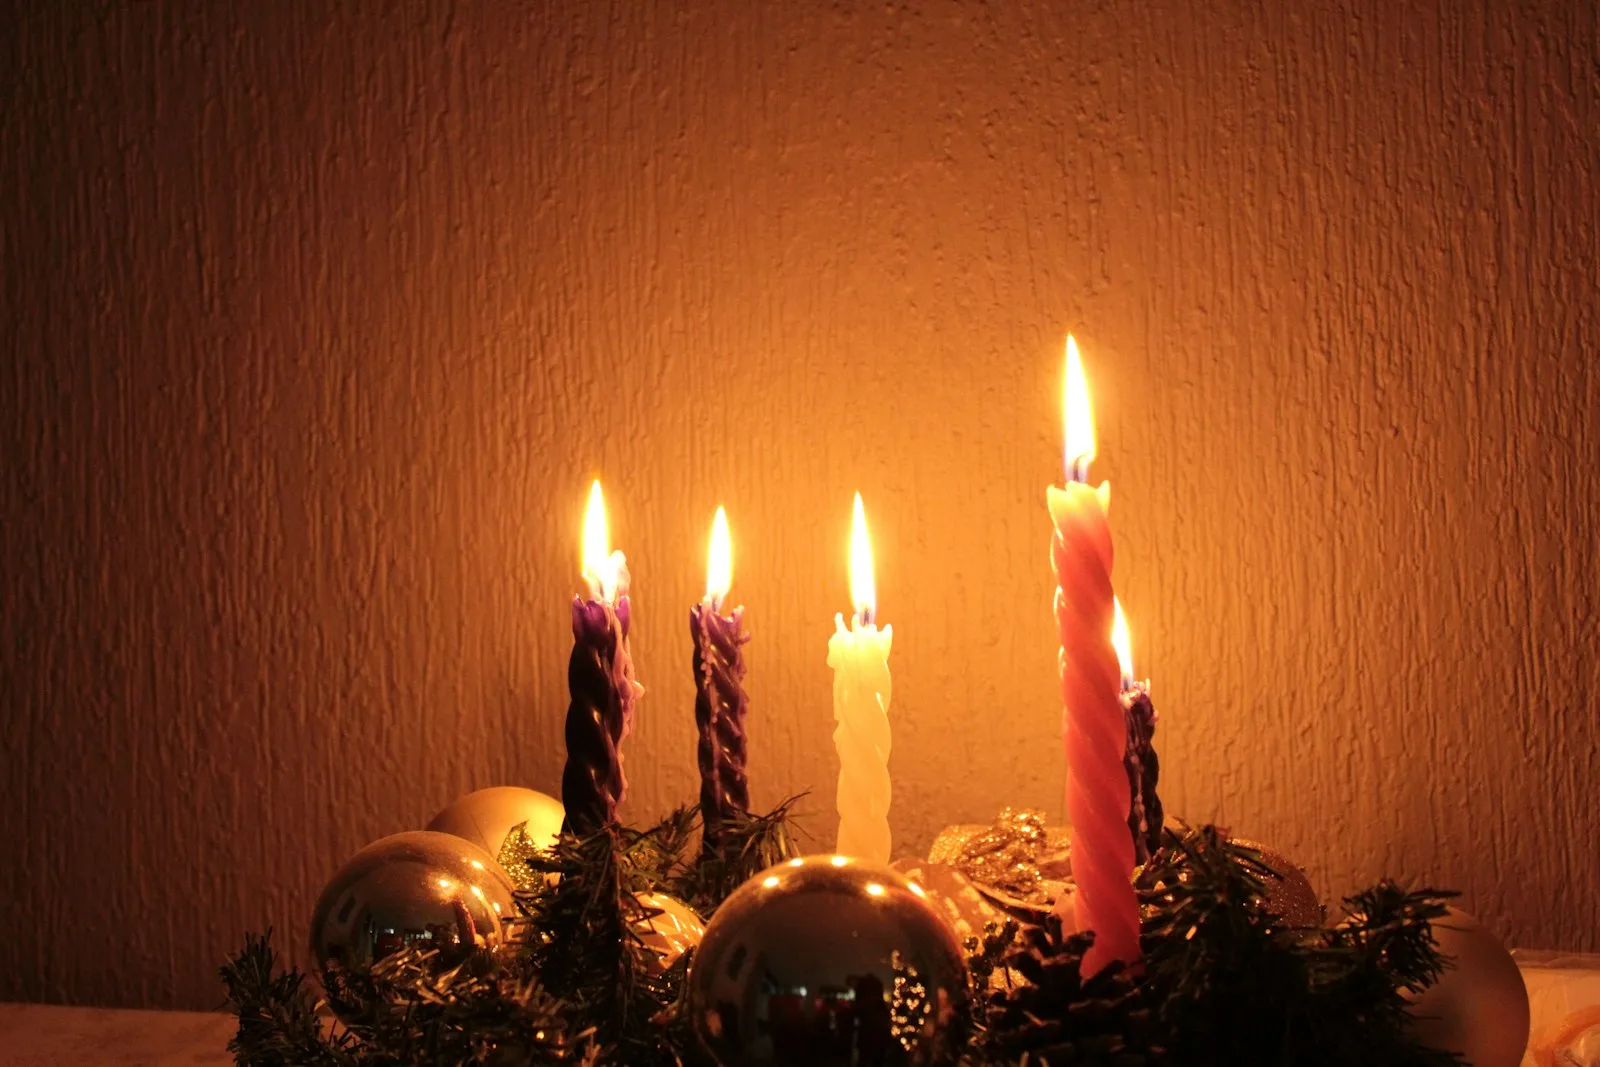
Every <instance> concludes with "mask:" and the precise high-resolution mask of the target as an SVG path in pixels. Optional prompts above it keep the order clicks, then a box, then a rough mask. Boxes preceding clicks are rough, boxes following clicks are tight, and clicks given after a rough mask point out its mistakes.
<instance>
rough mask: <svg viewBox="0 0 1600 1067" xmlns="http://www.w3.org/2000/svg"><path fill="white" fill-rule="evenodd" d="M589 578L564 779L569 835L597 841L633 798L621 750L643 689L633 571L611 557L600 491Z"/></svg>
mask: <svg viewBox="0 0 1600 1067" xmlns="http://www.w3.org/2000/svg"><path fill="white" fill-rule="evenodd" d="M583 575H584V580H585V581H587V582H588V583H589V598H588V599H587V600H585V599H584V598H582V597H574V598H573V601H572V640H573V645H572V658H571V659H569V660H568V661H567V692H568V695H569V698H570V702H569V703H568V705H567V723H566V739H567V765H566V768H565V769H564V770H563V771H562V772H561V803H562V805H563V806H565V808H566V809H567V813H566V817H565V818H564V819H563V820H562V823H561V829H562V832H564V833H573V834H578V835H580V836H581V835H583V834H589V833H593V832H594V831H596V830H599V829H601V828H602V827H604V826H607V825H609V824H611V823H613V822H615V821H616V816H617V805H618V804H620V803H622V797H623V794H624V793H625V792H626V791H627V787H628V784H627V780H626V779H625V778H624V777H623V774H622V751H621V749H622V742H623V739H624V738H626V737H627V736H628V733H629V732H630V731H631V730H632V729H633V709H634V705H635V703H637V701H638V699H639V696H640V695H641V694H642V693H643V692H644V687H643V686H641V685H640V684H639V683H638V682H636V681H634V679H633V659H632V657H630V656H629V655H628V618H629V609H628V596H627V593H628V565H627V560H626V559H624V558H623V555H622V553H621V552H610V551H609V534H608V532H607V529H606V512H605V501H604V500H603V499H602V498H601V495H600V483H599V482H595V483H594V485H593V486H592V487H590V490H589V507H588V509H587V511H585V513H584V517H583Z"/></svg>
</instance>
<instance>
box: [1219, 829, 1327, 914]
mask: <svg viewBox="0 0 1600 1067" xmlns="http://www.w3.org/2000/svg"><path fill="white" fill-rule="evenodd" d="M1232 841H1233V843H1234V844H1236V845H1243V846H1244V847H1245V848H1250V849H1254V850H1255V851H1256V852H1258V853H1260V854H1261V862H1262V863H1265V864H1266V865H1267V866H1268V867H1270V868H1272V871H1273V873H1274V874H1276V875H1277V876H1278V877H1276V878H1267V879H1265V882H1266V897H1267V907H1268V908H1270V909H1272V913H1273V914H1274V915H1276V916H1277V917H1278V918H1280V919H1282V920H1283V921H1284V922H1285V923H1287V924H1288V925H1290V926H1304V927H1312V926H1321V925H1322V924H1323V923H1324V922H1326V921H1327V918H1328V913H1327V911H1326V910H1325V909H1324V908H1323V906H1322V901H1321V899H1320V898H1318V896H1317V891H1316V890H1315V889H1314V888H1312V885H1311V879H1309V878H1307V877H1306V872H1305V871H1304V870H1302V869H1301V868H1300V865H1299V864H1298V863H1295V862H1294V861H1293V860H1291V859H1290V858H1289V857H1287V856H1285V855H1284V854H1283V853H1281V852H1278V851H1276V850H1274V849H1271V848H1268V847H1267V846H1266V845H1263V844H1261V843H1260V842H1259V841H1246V840H1244V839H1243V838H1238V837H1235V838H1233V839H1232Z"/></svg>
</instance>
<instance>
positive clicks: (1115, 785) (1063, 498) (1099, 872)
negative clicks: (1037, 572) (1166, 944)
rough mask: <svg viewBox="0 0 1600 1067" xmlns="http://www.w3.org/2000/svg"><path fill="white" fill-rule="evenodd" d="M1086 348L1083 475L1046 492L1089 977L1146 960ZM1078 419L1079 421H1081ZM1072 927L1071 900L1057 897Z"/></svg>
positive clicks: (1071, 421)
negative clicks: (1092, 473)
mask: <svg viewBox="0 0 1600 1067" xmlns="http://www.w3.org/2000/svg"><path fill="white" fill-rule="evenodd" d="M1077 356H1078V352H1077V346H1076V344H1074V343H1073V341H1072V339H1071V338H1068V339H1067V363H1068V367H1067V379H1068V388H1067V392H1066V394H1065V402H1064V404H1063V407H1064V410H1065V411H1066V413H1067V416H1068V417H1067V433H1068V447H1067V455H1068V457H1069V461H1070V466H1071V468H1072V470H1073V473H1074V477H1073V479H1072V480H1071V481H1069V482H1068V484H1067V486H1066V488H1064V489H1057V488H1055V487H1054V486H1052V487H1051V488H1050V489H1049V490H1048V492H1047V494H1046V502H1047V503H1048V505H1049V508H1050V521H1051V522H1052V523H1053V524H1054V526H1055V533H1054V536H1053V537H1052V538H1051V540H1050V559H1051V563H1052V565H1053V566H1054V568H1055V575H1056V597H1055V613H1056V625H1057V627H1058V628H1059V630H1060V635H1061V652H1060V665H1061V701H1062V705H1063V714H1062V734H1061V740H1062V746H1063V748H1064V749H1065V750H1066V757H1067V797H1066V800H1067V819H1068V821H1069V822H1070V823H1071V824H1072V829H1071V841H1072V876H1073V880H1074V881H1075V882H1076V883H1077V891H1076V893H1074V894H1073V896H1072V910H1073V914H1072V916H1071V922H1072V925H1073V926H1075V927H1076V928H1077V929H1078V930H1093V931H1094V935H1095V940H1094V945H1093V947H1091V948H1090V949H1089V951H1088V952H1087V953H1086V954H1085V955H1084V958H1083V964H1082V967H1081V971H1082V974H1083V976H1084V977H1086V978H1087V977H1089V976H1091V975H1093V974H1095V973H1097V972H1098V971H1100V970H1101V969H1102V968H1104V967H1105V966H1106V965H1107V964H1110V963H1113V962H1115V961H1119V960H1120V961H1122V962H1125V963H1131V962H1133V961H1134V960H1136V959H1138V958H1139V902H1138V899H1137V898H1136V897H1135V895H1134V892H1133V882H1132V874H1133V864H1134V855H1133V839H1132V838H1131V837H1130V836H1129V834H1128V808H1129V804H1130V803H1131V801H1132V794H1131V791H1130V790H1129V787H1128V774H1127V771H1126V769H1125V768H1124V767H1123V756H1124V755H1125V754H1126V752H1127V746H1128V728H1127V716H1126V715H1125V714H1124V713H1123V710H1122V703H1121V699H1120V698H1121V693H1122V670H1121V666H1120V664H1119V663H1118V662H1117V653H1116V649H1115V648H1113V647H1112V644H1111V628H1112V622H1113V619H1114V611H1115V609H1114V600H1113V595H1112V589H1111V557H1112V552H1111V528H1110V526H1109V525H1108V524H1107V522H1106V510H1107V507H1108V505H1109V503H1110V487H1109V486H1108V485H1101V486H1100V488H1099V489H1093V488H1091V487H1090V486H1088V485H1087V484H1085V483H1086V482H1087V480H1088V473H1089V459H1090V458H1091V457H1092V456H1093V454H1094V437H1093V429H1092V425H1090V422H1089V415H1088V391H1087V386H1086V385H1085V384H1084V382H1083V369H1082V366H1081V364H1079V362H1078V358H1077ZM1075 423H1076V424H1075ZM1057 909H1058V911H1059V912H1061V913H1062V915H1061V918H1062V921H1063V924H1066V922H1067V921H1068V916H1067V915H1065V914H1064V913H1065V910H1066V905H1065V896H1064V895H1063V898H1062V901H1061V902H1058V904H1057Z"/></svg>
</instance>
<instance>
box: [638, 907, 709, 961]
mask: <svg viewBox="0 0 1600 1067" xmlns="http://www.w3.org/2000/svg"><path fill="white" fill-rule="evenodd" d="M634 899H635V900H637V901H638V903H639V907H640V912H639V914H638V915H637V916H634V917H633V919H632V920H631V921H630V923H629V925H630V927H631V928H632V929H633V932H634V934H635V936H637V937H638V938H639V941H640V943H641V944H643V945H644V947H645V948H647V949H649V950H650V952H651V954H652V955H653V956H654V958H655V962H654V963H653V964H652V965H651V966H650V968H649V969H650V971H651V972H652V973H655V974H662V973H664V972H666V971H667V970H670V969H671V967H672V965H673V964H675V963H677V962H678V960H679V959H680V958H681V957H682V956H683V954H684V953H685V952H687V951H688V950H689V949H692V948H699V947H700V939H701V938H702V937H704V936H705V932H706V926H705V923H704V922H702V921H701V919H700V916H698V915H696V914H695V913H694V909H693V908H691V907H689V905H687V904H685V903H684V902H683V901H681V900H678V899H677V898H675V897H669V896H667V895H666V894H665V893H640V894H639V895H638V896H637V897H635V898H634Z"/></svg>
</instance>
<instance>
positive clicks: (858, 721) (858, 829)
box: [828, 615, 894, 863]
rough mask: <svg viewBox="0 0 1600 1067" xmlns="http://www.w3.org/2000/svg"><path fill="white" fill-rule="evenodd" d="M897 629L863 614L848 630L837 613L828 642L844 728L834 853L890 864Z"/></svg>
mask: <svg viewBox="0 0 1600 1067" xmlns="http://www.w3.org/2000/svg"><path fill="white" fill-rule="evenodd" d="M893 640H894V630H893V628H892V627H889V626H885V627H884V628H883V629H882V630H879V629H878V628H877V627H876V626H874V625H872V624H871V623H866V624H863V623H862V622H861V618H860V616H855V617H853V618H851V620H850V628H849V629H846V628H845V625H844V617H843V616H842V615H840V616H835V617H834V635H833V637H831V638H830V639H829V640H828V666H830V667H832V668H833V714H834V719H835V721H836V722H838V724H839V725H838V727H837V728H836V729H835V730H834V732H833V743H834V746H835V747H836V748H837V749H838V752H839V789H838V794H837V799H836V802H835V803H836V805H837V807H838V809H839V837H838V841H837V844H836V845H835V847H834V851H836V852H838V853H839V854H840V855H843V856H855V857H857V858H859V859H864V860H868V861H870V862H873V863H888V862H889V850H890V848H891V847H892V845H893V839H892V837H891V836H890V832H889V801H890V799H891V796H892V789H893V785H892V783H891V781H890V778H889V745H890V741H891V735H890V730H889V715H888V710H889V696H890V678H889V647H890V645H891V644H892V643H893Z"/></svg>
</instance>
